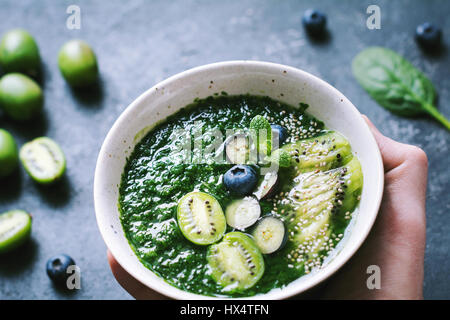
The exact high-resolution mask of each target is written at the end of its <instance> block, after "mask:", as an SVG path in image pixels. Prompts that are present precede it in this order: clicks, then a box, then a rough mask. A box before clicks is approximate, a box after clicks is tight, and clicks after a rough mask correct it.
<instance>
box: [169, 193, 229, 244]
mask: <svg viewBox="0 0 450 320" xmlns="http://www.w3.org/2000/svg"><path fill="white" fill-rule="evenodd" d="M177 220H178V225H179V227H180V230H181V232H182V233H183V235H184V236H185V237H186V239H188V240H189V241H191V242H193V243H195V244H199V245H207V244H212V243H215V242H217V241H219V240H220V239H221V238H222V236H223V234H224V233H225V229H226V227H227V223H226V221H225V215H224V214H223V211H222V208H221V206H220V204H219V202H218V201H217V200H216V198H214V197H213V196H211V195H209V194H207V193H204V192H190V193H188V194H186V195H184V196H183V197H182V198H181V199H180V201H179V202H178V208H177Z"/></svg>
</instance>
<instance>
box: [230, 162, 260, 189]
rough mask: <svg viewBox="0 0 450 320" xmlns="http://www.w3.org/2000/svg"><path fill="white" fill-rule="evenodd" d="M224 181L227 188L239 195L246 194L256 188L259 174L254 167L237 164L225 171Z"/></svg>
mask: <svg viewBox="0 0 450 320" xmlns="http://www.w3.org/2000/svg"><path fill="white" fill-rule="evenodd" d="M223 183H224V185H225V188H227V189H228V190H230V191H231V192H232V193H234V194H236V195H239V196H245V195H248V194H250V193H252V191H253V190H254V189H255V187H256V184H257V183H258V176H257V174H256V171H255V170H254V169H253V168H252V167H250V166H245V165H236V166H234V167H232V168H231V169H230V170H228V171H227V172H225V174H224V176H223Z"/></svg>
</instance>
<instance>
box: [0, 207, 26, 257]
mask: <svg viewBox="0 0 450 320" xmlns="http://www.w3.org/2000/svg"><path fill="white" fill-rule="evenodd" d="M30 234H31V216H30V214H29V213H27V212H25V211H22V210H12V211H7V212H4V213H2V214H0V254H2V253H6V252H9V251H11V250H13V249H15V248H17V247H19V246H20V245H21V244H23V243H24V242H25V241H26V240H27V239H28V238H29V237H30Z"/></svg>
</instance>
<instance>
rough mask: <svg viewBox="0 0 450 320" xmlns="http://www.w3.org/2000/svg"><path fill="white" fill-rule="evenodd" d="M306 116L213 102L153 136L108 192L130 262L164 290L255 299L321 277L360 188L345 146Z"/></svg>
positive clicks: (279, 107)
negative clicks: (115, 194)
mask: <svg viewBox="0 0 450 320" xmlns="http://www.w3.org/2000/svg"><path fill="white" fill-rule="evenodd" d="M307 107H308V106H307V105H305V104H302V103H300V104H299V106H297V107H293V106H289V105H286V104H284V103H282V102H279V101H276V100H273V99H271V98H268V97H261V96H251V95H240V96H228V95H226V94H223V95H221V96H215V97H209V98H206V99H202V100H196V101H194V103H193V104H192V105H189V106H187V107H185V108H184V109H182V110H180V111H179V112H177V113H176V114H174V115H172V116H170V117H169V118H167V119H166V120H165V121H164V122H162V123H159V124H158V125H157V126H156V127H154V128H153V129H152V130H151V131H150V132H149V133H148V134H147V135H146V136H145V137H144V138H143V139H142V140H141V141H140V142H139V143H138V144H137V145H136V147H135V149H134V151H133V152H132V154H131V155H130V157H129V158H128V160H127V164H126V166H125V168H124V172H123V176H122V181H121V185H120V192H119V194H120V195H119V208H120V212H121V221H122V225H123V229H124V231H125V234H126V236H127V238H128V240H129V243H130V245H131V247H132V248H133V250H134V251H135V253H136V255H137V256H138V258H139V259H140V261H141V262H142V263H143V264H144V265H145V266H146V267H147V268H149V269H150V270H152V271H153V272H155V273H156V274H157V275H159V276H160V277H161V278H163V279H164V280H165V281H166V282H168V283H169V284H171V285H173V286H175V287H178V288H180V289H182V290H185V291H188V292H192V293H196V294H202V295H207V296H219V297H247V296H253V295H257V294H262V293H266V292H268V291H270V290H272V289H274V288H283V287H284V286H286V285H288V284H289V283H291V282H292V281H294V280H296V279H298V278H299V277H301V276H303V275H305V274H308V273H310V272H316V270H320V268H321V266H322V265H323V264H324V260H325V259H326V258H327V257H328V256H330V253H332V252H334V251H335V250H337V249H336V245H337V244H338V243H339V242H340V241H341V240H342V238H343V235H344V233H345V230H346V229H347V226H348V224H349V222H350V220H351V218H352V216H353V213H354V212H355V209H356V207H357V205H358V203H359V199H360V195H361V191H362V185H363V178H362V171H361V166H360V163H359V161H358V159H357V157H356V156H354V155H353V153H352V150H351V147H350V145H349V143H348V141H347V140H346V139H345V137H343V136H342V135H341V134H339V133H337V132H334V131H330V130H328V129H326V128H325V127H324V124H323V123H322V122H321V121H320V120H318V119H315V118H314V117H312V116H310V115H308V114H307V113H306V112H305V110H306V108H307ZM252 129H258V130H259V131H262V132H263V133H264V135H260V134H255V132H256V131H255V130H252ZM230 132H232V134H230ZM212 133H214V134H212ZM275 140H276V141H275ZM213 146H214V148H212V147H213ZM217 146H219V147H217ZM211 150H213V152H209V151H211ZM206 151H208V152H206ZM252 152H255V153H256V155H257V156H256V158H252V157H251V154H252ZM255 159H256V160H255Z"/></svg>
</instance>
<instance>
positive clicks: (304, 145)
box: [282, 131, 353, 172]
mask: <svg viewBox="0 0 450 320" xmlns="http://www.w3.org/2000/svg"><path fill="white" fill-rule="evenodd" d="M282 150H285V151H287V152H288V153H289V154H290V155H291V156H292V161H291V163H292V164H295V165H296V166H297V168H298V169H299V170H300V172H308V171H312V170H317V169H319V170H320V171H326V170H330V169H333V168H336V167H340V166H343V165H345V164H347V163H348V162H349V161H350V160H351V159H352V157H353V155H352V149H351V147H350V144H349V142H348V141H347V139H345V138H344V136H342V135H341V134H339V133H337V132H334V131H331V132H328V133H326V134H324V135H322V136H319V137H315V138H310V139H306V140H300V141H297V142H295V143H289V144H286V145H285V146H283V147H282Z"/></svg>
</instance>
